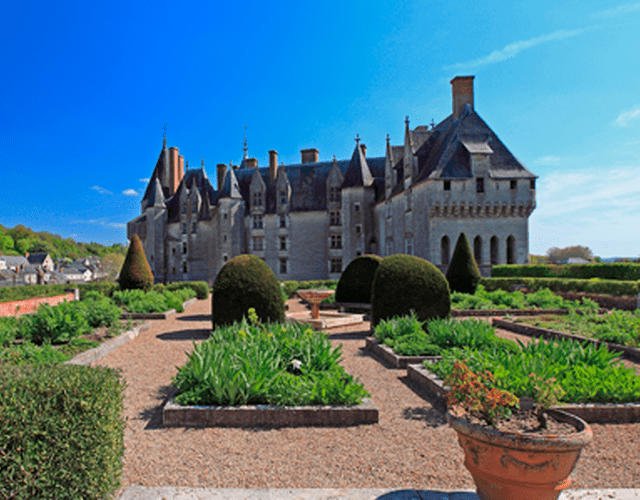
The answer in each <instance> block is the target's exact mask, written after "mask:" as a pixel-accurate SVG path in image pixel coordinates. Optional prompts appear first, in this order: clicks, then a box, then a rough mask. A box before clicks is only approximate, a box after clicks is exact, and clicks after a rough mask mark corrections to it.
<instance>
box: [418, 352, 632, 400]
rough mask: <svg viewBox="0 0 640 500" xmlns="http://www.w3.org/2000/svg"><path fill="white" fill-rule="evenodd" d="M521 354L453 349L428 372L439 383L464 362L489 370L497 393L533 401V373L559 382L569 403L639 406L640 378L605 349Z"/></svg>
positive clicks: (475, 367) (474, 369) (474, 368)
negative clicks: (629, 404)
mask: <svg viewBox="0 0 640 500" xmlns="http://www.w3.org/2000/svg"><path fill="white" fill-rule="evenodd" d="M520 345H521V350H520V352H519V353H513V352H506V351H504V350H503V349H485V350H480V349H469V348H455V349H452V350H450V351H447V352H445V353H443V357H442V359H441V360H440V361H438V362H437V363H435V364H432V365H429V366H428V368H429V369H430V370H432V371H433V372H435V373H436V375H438V376H439V377H441V378H445V377H447V376H448V375H449V374H450V373H452V372H453V367H454V363H455V362H456V361H458V360H464V361H465V362H466V364H467V365H468V366H469V368H470V369H471V370H472V371H474V372H476V373H478V372H481V371H484V370H488V371H489V372H491V373H493V375H494V376H495V378H496V387H498V388H500V389H504V390H507V391H510V392H513V393H514V394H515V395H516V396H518V397H525V396H526V397H534V396H535V391H536V387H535V386H536V379H535V378H532V377H531V376H530V375H531V374H532V373H535V374H536V375H537V377H539V378H542V379H543V380H548V379H551V378H555V379H556V380H557V381H558V383H559V384H560V387H561V388H562V389H563V390H564V392H565V394H564V396H563V397H562V401H563V402H567V403H628V402H635V401H638V400H640V377H638V376H637V375H636V374H635V370H634V369H632V368H626V367H625V366H624V365H623V364H621V362H620V361H619V355H618V354H617V353H614V352H610V351H609V350H608V349H607V348H606V346H604V345H603V346H600V347H599V348H597V347H595V346H593V345H591V344H587V343H584V344H582V345H581V344H580V343H578V342H573V341H570V340H554V341H551V342H545V341H532V342H531V343H529V344H528V345H527V346H523V345H522V344H520Z"/></svg>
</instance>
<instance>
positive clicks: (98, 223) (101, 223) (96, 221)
mask: <svg viewBox="0 0 640 500" xmlns="http://www.w3.org/2000/svg"><path fill="white" fill-rule="evenodd" d="M71 223H72V224H91V225H94V226H104V227H115V228H121V227H126V226H127V224H126V223H122V222H108V221H106V220H104V219H87V220H74V221H72V222H71Z"/></svg>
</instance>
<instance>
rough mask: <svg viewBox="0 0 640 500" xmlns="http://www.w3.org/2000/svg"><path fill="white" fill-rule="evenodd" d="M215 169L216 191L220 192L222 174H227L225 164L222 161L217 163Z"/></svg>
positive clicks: (222, 185) (222, 184) (222, 181)
mask: <svg viewBox="0 0 640 500" xmlns="http://www.w3.org/2000/svg"><path fill="white" fill-rule="evenodd" d="M216 169H217V176H218V192H220V191H222V188H223V187H224V176H225V175H226V174H227V165H226V164H224V163H218V165H217V166H216Z"/></svg>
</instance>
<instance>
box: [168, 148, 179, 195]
mask: <svg viewBox="0 0 640 500" xmlns="http://www.w3.org/2000/svg"><path fill="white" fill-rule="evenodd" d="M178 151H180V150H179V149H178V148H176V147H170V148H169V194H173V193H175V192H176V191H177V190H178V184H180V160H179V157H180V155H179V154H178Z"/></svg>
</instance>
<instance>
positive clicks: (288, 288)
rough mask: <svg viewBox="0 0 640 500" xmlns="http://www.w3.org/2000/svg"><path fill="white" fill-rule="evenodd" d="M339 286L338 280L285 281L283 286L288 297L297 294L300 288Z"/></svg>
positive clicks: (333, 287)
mask: <svg viewBox="0 0 640 500" xmlns="http://www.w3.org/2000/svg"><path fill="white" fill-rule="evenodd" d="M336 286H338V281H337V280H315V281H300V282H298V281H283V282H282V288H283V290H284V293H286V294H287V297H288V298H292V297H293V296H295V294H296V292H297V291H298V290H308V289H312V288H331V289H333V290H335V288H336Z"/></svg>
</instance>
